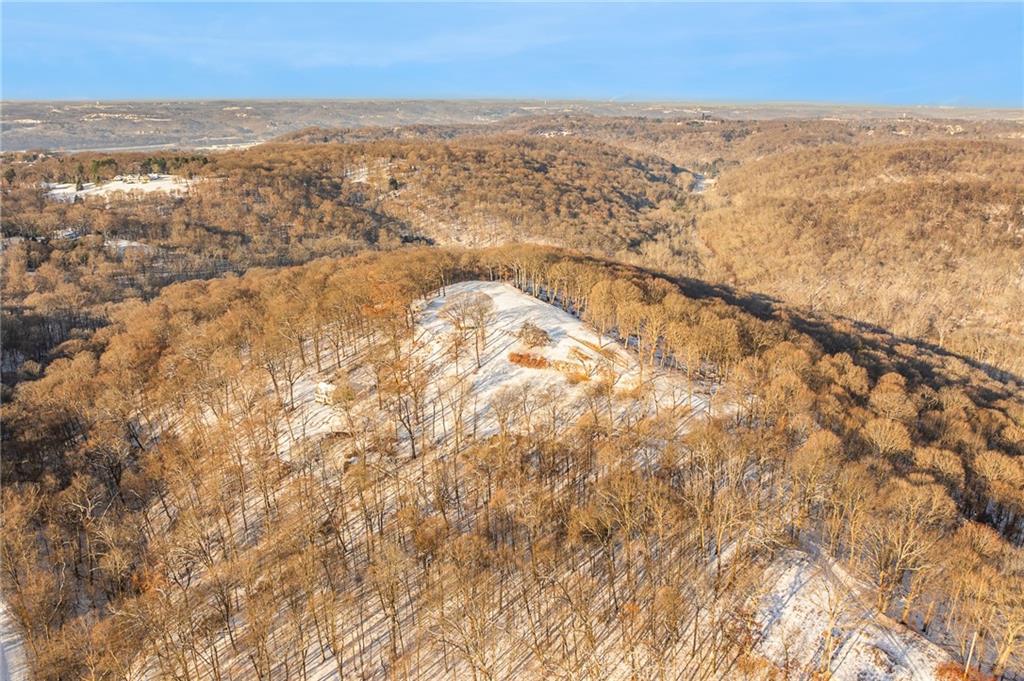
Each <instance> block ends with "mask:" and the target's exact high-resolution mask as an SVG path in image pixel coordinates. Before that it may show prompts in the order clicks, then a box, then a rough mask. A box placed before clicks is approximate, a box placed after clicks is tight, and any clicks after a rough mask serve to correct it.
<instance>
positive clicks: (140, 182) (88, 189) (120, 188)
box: [45, 174, 192, 203]
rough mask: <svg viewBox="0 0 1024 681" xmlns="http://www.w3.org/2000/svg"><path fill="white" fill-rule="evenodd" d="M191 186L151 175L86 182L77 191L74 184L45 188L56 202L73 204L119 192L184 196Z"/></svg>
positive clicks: (177, 178) (178, 179)
mask: <svg viewBox="0 0 1024 681" xmlns="http://www.w3.org/2000/svg"><path fill="white" fill-rule="evenodd" d="M191 185H192V183H191V182H190V181H189V180H186V179H185V178H183V177H180V176H178V175H158V174H150V175H143V176H140V177H120V176H118V177H117V178H115V179H113V180H111V181H110V182H102V183H100V184H96V183H94V182H86V183H85V184H83V185H82V189H79V190H77V191H76V190H75V184H74V183H48V184H46V185H45V187H46V188H47V189H48V190H49V191H48V192H47V196H49V197H50V198H51V199H53V200H54V201H64V202H67V203H71V202H72V201H74V200H75V199H76V198H79V197H81V198H88V197H92V196H102V197H110V196H113V195H114V194H116V193H119V192H120V193H123V194H126V195H132V194H152V193H154V192H157V193H164V194H171V195H176V194H184V193H186V192H187V191H188V188H189V187H190V186H191Z"/></svg>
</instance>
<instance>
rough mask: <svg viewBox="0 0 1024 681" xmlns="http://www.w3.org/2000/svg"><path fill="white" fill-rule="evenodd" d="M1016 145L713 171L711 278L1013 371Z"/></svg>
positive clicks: (1021, 326) (884, 150)
mask: <svg viewBox="0 0 1024 681" xmlns="http://www.w3.org/2000/svg"><path fill="white" fill-rule="evenodd" d="M1022 177H1024V147H1021V146H1020V145H1018V144H1013V145H1011V144H1004V143H994V142H974V143H971V142H927V143H920V142H918V143H913V144H911V143H905V144H898V145H888V146H876V147H868V148H864V149H857V150H850V149H838V148H825V149H818V150H814V151H806V152H800V153H793V154H783V155H776V156H771V157H768V158H766V159H763V160H761V161H757V162H753V163H750V164H747V165H743V166H740V167H738V168H736V169H733V170H729V171H727V172H725V173H723V174H722V176H721V178H720V180H719V182H718V184H717V187H716V189H715V190H714V191H713V192H711V193H708V194H707V195H706V199H707V204H708V207H709V210H708V212H707V213H706V214H704V215H703V216H702V217H701V218H700V220H699V224H700V228H699V230H698V233H699V237H700V240H701V242H702V246H703V248H704V249H706V250H704V251H703V252H702V255H703V256H704V257H703V259H702V262H703V263H704V264H705V267H706V271H707V274H708V276H710V277H711V278H713V279H717V280H722V281H727V282H732V283H736V284H740V285H742V286H744V287H747V288H750V289H753V290H757V291H761V292H763V293H766V294H769V295H773V296H776V297H778V298H780V299H782V300H785V301H787V302H790V303H795V304H799V305H805V306H808V307H811V308H814V309H820V310H827V311H829V312H832V313H835V314H842V315H846V316H848V317H851V318H853V319H858V320H862V321H867V322H871V323H874V324H877V325H878V326H881V327H884V328H887V329H889V330H891V331H893V332H895V333H897V334H900V335H905V336H910V337H917V338H923V339H927V340H930V341H932V342H935V343H937V344H939V345H941V346H944V347H946V348H948V349H950V350H952V351H954V352H959V353H962V354H964V355H967V356H970V357H973V358H976V359H979V360H981V361H984V362H987V363H990V364H992V365H994V366H995V367H998V368H1000V369H1004V370H1006V371H1008V372H1011V373H1015V374H1016V375H1017V376H1018V377H1019V376H1022V375H1024V317H1022V315H1021V314H1020V313H1019V311H1020V310H1024V269H1022V263H1024V194H1022V193H1021V191H1020V189H1021V184H1020V179H1021V178H1022Z"/></svg>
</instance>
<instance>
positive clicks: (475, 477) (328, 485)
mask: <svg viewBox="0 0 1024 681" xmlns="http://www.w3.org/2000/svg"><path fill="white" fill-rule="evenodd" d="M64 355H65V356H64V357H62V358H61V359H58V360H56V361H54V362H52V363H51V364H50V365H49V367H48V368H47V369H46V371H45V375H43V376H42V377H41V378H40V379H39V380H34V381H24V382H22V383H21V384H19V386H18V388H17V389H16V391H15V394H14V400H13V401H12V402H10V403H7V404H5V405H4V414H3V416H4V425H5V433H7V435H6V437H7V438H8V439H7V440H6V441H5V447H4V449H5V456H4V459H3V466H4V470H3V473H4V479H5V481H7V484H5V488H4V491H3V495H4V496H3V501H4V525H3V534H2V536H0V540H2V548H3V551H2V553H0V560H2V568H3V570H4V574H5V575H6V576H7V578H6V579H5V580H4V588H5V595H6V598H7V599H8V602H9V604H10V606H11V612H12V616H13V618H14V620H15V621H16V622H17V624H18V626H19V628H20V631H21V633H22V635H23V636H24V638H25V641H26V647H25V650H26V652H27V655H28V659H29V661H30V664H31V665H32V668H33V670H34V671H35V673H36V675H37V676H38V677H39V678H43V679H57V678H67V677H83V676H84V677H88V676H96V677H112V678H124V677H128V678H137V677H139V676H146V675H150V676H159V677H165V678H166V677H186V676H187V677H189V678H222V679H229V678H230V679H235V678H239V679H240V678H250V677H258V678H267V679H278V678H280V679H286V678H287V679H291V678H300V679H306V678H324V677H331V676H334V677H338V678H349V677H352V676H356V677H363V678H379V679H385V678H394V677H396V676H402V677H403V678H424V679H427V678H436V677H437V676H438V675H442V676H454V677H466V676H469V677H476V678H478V679H479V678H507V677H508V676H510V675H513V674H514V675H515V676H517V677H520V678H565V679H582V678H595V679H596V678H616V679H617V678H622V679H626V678H652V679H653V678H659V677H662V676H664V677H678V678H694V677H708V678H777V677H780V676H787V675H789V676H794V675H799V676H811V675H812V674H815V673H828V672H832V673H834V674H835V675H836V676H837V677H838V678H864V677H866V676H868V677H871V678H893V679H896V678H931V677H933V676H934V675H936V674H937V673H938V669H937V667H938V666H941V665H946V668H948V669H952V670H953V672H954V673H957V674H960V675H962V673H963V670H962V668H961V669H960V671H959V672H957V665H958V664H959V665H962V664H964V663H969V664H970V665H971V666H972V667H978V668H980V669H981V670H983V671H986V672H987V671H992V672H993V673H994V674H996V675H998V674H1001V673H1003V672H1004V671H1006V672H1008V673H1017V672H1018V671H1020V670H1021V660H1020V658H1019V653H1020V644H1021V641H1020V639H1019V638H1015V636H1016V635H1015V634H1014V635H1013V636H1009V637H1008V636H1006V635H1005V634H1006V632H1016V631H1018V629H1017V628H1016V627H1017V626H1018V624H1019V623H1020V622H1021V621H1024V619H1022V618H1024V603H1022V602H1021V601H1020V596H1019V595H1020V593H1022V589H1021V585H1022V583H1024V573H1021V570H1020V566H1021V564H1022V563H1021V547H1020V546H1021V542H1022V540H1024V524H1022V516H1021V514H1020V513H1019V512H1018V509H1019V508H1020V507H1021V498H1022V497H1021V489H1024V486H1022V485H1021V484H1020V483H1021V480H1022V479H1024V478H1022V471H1024V468H1022V464H1021V461H1022V458H1021V457H1024V403H1022V402H1021V398H1020V394H1019V393H1017V392H1015V391H1013V390H1010V389H1008V388H1007V387H1006V386H1005V384H1002V383H1000V382H998V381H994V380H992V379H990V378H988V377H987V376H986V375H985V374H984V373H982V372H979V371H977V370H974V369H972V368H970V367H968V366H965V365H963V364H962V363H960V362H958V361H956V360H954V359H952V358H949V357H946V356H943V355H942V354H940V353H933V352H931V351H929V350H928V349H927V348H920V349H919V348H915V347H913V346H908V345H906V344H903V343H901V342H900V340H899V339H897V338H893V337H891V336H888V335H886V334H884V333H874V332H871V331H866V330H858V329H856V328H853V327H851V326H850V325H848V324H844V323H843V322H841V321H838V320H835V319H833V318H829V317H827V316H820V317H806V316H804V315H803V313H801V312H800V311H799V310H797V309H789V308H786V307H785V306H766V305H765V304H764V302H763V301H761V300H758V299H756V298H748V297H746V296H745V295H744V294H743V293H742V292H737V291H731V290H727V289H724V288H720V287H714V286H708V285H706V284H703V283H701V282H697V281H692V280H690V281H676V280H672V279H669V278H665V277H662V276H658V275H654V274H651V273H649V272H646V271H643V270H639V269H635V268H631V267H627V266H624V265H621V264H615V263H613V262H609V261H605V260H601V259H597V258H592V257H587V256H582V255H579V254H575V253H571V252H567V251H561V250H556V249H545V248H539V247H528V246H521V247H511V246H506V247H503V248H500V249H490V250H474V251H461V250H450V249H442V248H420V249H405V250H402V251H396V252H392V253H384V254H364V255H361V256H356V257H352V258H347V259H323V260H319V261H317V262H314V263H310V264H308V265H304V266H300V267H290V268H281V269H277V270H264V269H253V270H251V271H250V272H248V273H246V274H245V275H244V276H240V277H234V276H231V277H225V278H221V279H216V280H211V281H206V282H187V283H182V284H178V285H174V286H170V287H168V288H166V289H165V290H164V291H163V292H162V293H161V294H160V295H159V296H158V297H156V298H155V299H154V300H153V301H151V302H149V303H145V304H141V303H140V304H136V305H132V306H126V307H124V308H123V309H122V310H121V311H119V312H118V313H117V314H116V315H115V318H114V319H113V320H112V324H111V325H110V326H109V327H107V328H104V329H101V330H100V331H98V332H96V333H95V334H93V335H92V336H91V337H89V338H88V339H85V340H84V341H83V343H81V344H80V345H79V346H77V347H75V348H71V347H68V348H65V350H64ZM319 383H325V384H326V383H329V384H330V385H319V386H318V385H317V384H319ZM318 393H319V394H318ZM816 566H819V567H816ZM819 570H820V571H821V572H819ZM830 593H835V594H836V598H838V599H839V601H835V602H833V601H830V599H829V596H828V594H830ZM840 596H842V598H839V597H840ZM840 601H844V602H846V603H847V605H846V606H844V607H843V608H841V609H838V606H837V605H836V602H840ZM838 610H841V612H839V611H838ZM833 611H836V612H837V614H836V617H835V619H834V621H833V622H832V624H833V625H834V626H831V627H829V626H823V625H822V622H821V617H822V614H824V616H825V617H828V616H829V613H831V612H833ZM812 622H813V623H812ZM813 629H817V632H815V631H813ZM793 632H796V633H793ZM817 633H820V634H821V636H822V638H821V641H822V646H821V647H820V648H818V649H815V650H814V651H808V650H807V649H806V647H803V646H801V645H800V644H799V640H800V639H799V636H800V635H803V636H804V637H805V638H806V639H813V640H818V638H817V636H816V634H817ZM798 649H799V653H798ZM968 651H970V652H968Z"/></svg>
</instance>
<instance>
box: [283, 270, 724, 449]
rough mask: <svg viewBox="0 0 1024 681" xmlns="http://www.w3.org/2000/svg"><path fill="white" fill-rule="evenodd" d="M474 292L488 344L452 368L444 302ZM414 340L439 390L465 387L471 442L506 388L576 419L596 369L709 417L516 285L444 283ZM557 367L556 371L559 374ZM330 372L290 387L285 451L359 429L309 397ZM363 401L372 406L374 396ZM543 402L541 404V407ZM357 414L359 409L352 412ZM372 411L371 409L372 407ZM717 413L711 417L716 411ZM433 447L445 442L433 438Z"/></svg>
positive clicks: (489, 422) (485, 427)
mask: <svg viewBox="0 0 1024 681" xmlns="http://www.w3.org/2000/svg"><path fill="white" fill-rule="evenodd" d="M468 293H477V294H484V295H486V296H488V297H489V298H490V300H491V302H492V303H493V314H492V316H491V319H490V320H489V322H488V324H487V328H486V337H487V340H486V343H485V344H484V346H483V348H482V351H481V356H480V360H481V362H480V367H479V368H478V367H477V366H476V357H475V351H474V347H473V339H472V333H470V334H469V335H468V342H467V344H466V347H465V348H464V349H463V351H462V354H461V356H460V358H459V362H458V366H457V367H456V363H455V361H454V359H453V357H452V356H451V353H450V351H449V349H448V348H449V342H450V338H451V334H452V331H453V330H454V327H453V325H452V323H451V322H450V321H449V320H448V319H446V318H445V316H444V314H443V309H444V306H445V304H446V303H447V302H448V301H450V300H452V299H453V298H454V297H456V296H460V295H464V294H468ZM526 322H529V323H531V324H534V325H536V326H537V327H539V328H541V329H543V330H544V331H545V332H547V334H548V336H549V337H550V343H549V344H548V345H545V346H542V347H536V348H528V347H526V346H525V345H523V344H522V343H521V342H520V341H519V339H518V337H517V334H518V332H519V330H520V329H521V328H522V326H523V324H524V323H526ZM412 335H413V340H412V343H413V345H414V346H415V354H416V356H417V357H418V358H419V359H420V360H421V361H422V362H423V363H424V366H425V367H426V369H427V370H428V372H429V373H430V383H431V385H433V386H445V388H446V391H454V390H457V389H462V388H468V390H467V394H468V395H469V396H470V397H469V403H468V404H467V405H466V414H465V419H466V420H467V421H469V422H470V423H471V425H470V426H469V428H470V429H471V430H472V432H473V433H474V435H475V437H476V438H485V437H487V436H489V435H493V434H495V433H497V432H498V424H497V421H496V419H495V414H494V409H493V407H492V405H493V403H494V402H495V401H496V400H498V399H499V398H500V394H501V393H502V392H503V391H510V390H514V389H517V388H521V387H523V386H524V385H527V384H529V389H530V390H531V392H532V393H533V394H534V395H535V396H539V395H541V394H544V391H545V390H546V389H548V388H553V389H556V390H557V391H556V392H553V393H551V394H553V395H557V396H558V399H559V401H560V403H561V405H560V406H561V408H562V410H563V413H564V418H566V419H569V418H573V417H578V416H580V415H581V414H582V411H583V409H584V405H583V404H582V403H583V401H584V395H585V389H586V387H587V386H588V385H591V384H592V383H593V382H594V381H596V380H597V374H596V372H597V370H598V367H600V368H601V370H603V371H605V372H607V371H611V372H612V373H613V376H614V379H613V380H614V389H615V391H616V392H617V393H620V394H621V393H623V392H627V391H630V390H633V389H635V388H637V386H638V385H639V384H640V383H641V382H643V383H644V384H645V387H647V388H648V389H649V390H650V394H651V398H652V399H653V400H654V401H655V402H656V403H657V404H659V405H661V406H671V407H675V408H679V407H683V408H687V409H688V410H689V412H690V413H689V416H687V417H685V418H684V419H683V420H682V423H683V428H685V424H688V423H690V421H691V420H692V419H693V418H695V417H696V416H698V415H700V414H703V413H705V412H707V410H708V409H709V400H708V398H707V397H706V396H704V395H701V394H696V393H691V392H690V390H689V389H688V387H687V386H686V385H685V381H683V380H682V377H681V375H677V374H675V373H674V372H669V371H665V370H657V371H655V370H652V369H650V368H645V369H644V370H643V374H642V375H641V370H640V366H639V364H638V362H637V359H636V358H635V357H634V356H633V355H632V354H631V353H629V352H627V351H626V350H625V349H624V348H623V347H622V346H621V345H619V344H618V343H617V342H615V341H613V340H612V339H610V338H607V337H602V336H601V335H600V334H598V333H597V332H596V331H594V330H593V329H591V328H590V327H589V326H587V325H586V324H585V323H583V322H582V321H580V320H579V319H577V318H576V317H575V316H573V315H572V314H570V313H568V312H566V311H565V310H563V309H561V308H559V307H557V306H555V305H551V304H549V303H546V302H544V301H542V300H538V299H537V298H534V297H532V296H530V295H528V294H526V293H524V292H522V291H520V290H519V289H517V288H516V287H514V286H512V285H510V284H506V283H503V282H495V281H467V282H461V283H458V284H452V285H450V286H446V287H445V290H444V293H443V294H442V293H440V292H439V293H438V295H436V296H434V297H432V298H429V299H427V300H424V301H420V303H419V305H418V310H417V321H416V327H415V329H414V331H413V334H412ZM511 352H522V353H529V354H531V355H536V356H540V357H543V358H544V359H545V360H547V362H548V363H549V364H550V365H551V366H549V367H548V368H531V367H525V366H520V365H518V364H515V363H513V362H512V361H511V360H510V359H509V353H511ZM557 367H561V370H560V369H559V368H557ZM569 367H578V371H579V372H580V373H585V372H586V371H588V370H590V371H591V372H593V376H592V377H591V380H584V381H580V382H579V383H575V384H574V383H572V382H571V381H570V380H569V378H568V375H567V373H566V369H567V368H569ZM330 378H331V377H330V376H328V375H322V374H317V373H315V372H308V373H304V374H303V375H302V376H301V377H300V378H299V379H298V380H297V381H296V383H295V386H294V393H295V409H293V410H291V411H290V412H289V413H288V414H287V416H286V423H285V424H284V427H283V429H282V432H281V436H280V440H279V448H280V450H281V451H282V452H287V451H288V450H289V449H290V448H291V447H292V446H294V444H295V443H297V442H299V441H301V440H304V439H312V438H317V437H322V436H324V435H327V434H329V433H331V432H332V431H338V430H358V429H359V428H360V427H361V426H362V425H364V424H356V428H355V429H351V428H347V427H343V426H341V425H340V419H341V416H340V414H339V410H338V409H337V408H336V407H333V406H330V405H325V404H321V403H319V402H317V401H316V400H315V399H314V395H315V393H316V386H317V384H318V383H319V382H321V381H324V380H329V379H330ZM349 379H350V380H353V379H354V380H355V382H356V383H358V384H360V385H362V386H363V387H364V388H365V387H366V386H368V385H370V384H372V379H371V378H370V377H369V376H367V375H361V374H359V373H358V372H356V373H351V374H350V375H349ZM362 392H363V393H364V395H363V397H364V399H366V400H369V402H370V403H372V405H371V406H373V405H375V404H376V401H375V398H373V397H372V396H371V395H368V394H365V393H366V390H365V389H364V390H362ZM431 397H432V398H436V399H437V401H439V402H443V401H444V399H443V398H442V397H441V395H435V394H434V393H433V392H431ZM547 406H548V405H547V404H543V405H541V407H542V408H546V407H547ZM357 411H358V410H357ZM369 411H370V412H372V411H373V410H372V409H370V410H369ZM441 413H442V416H441V417H440V420H441V422H442V423H441V425H440V426H439V429H440V430H441V431H443V432H448V431H449V430H450V428H451V424H449V423H448V422H447V421H446V419H447V417H446V416H444V415H443V413H444V410H443V409H442V410H441ZM716 413H717V412H716ZM435 439H436V441H437V444H440V443H441V442H440V440H441V439H443V438H441V437H440V436H438V437H437V438H435Z"/></svg>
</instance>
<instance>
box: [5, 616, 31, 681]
mask: <svg viewBox="0 0 1024 681" xmlns="http://www.w3.org/2000/svg"><path fill="white" fill-rule="evenodd" d="M27 678H28V668H27V667H26V666H25V650H24V646H23V643H22V640H21V636H19V634H18V630H17V628H16V627H15V625H14V620H13V619H12V618H11V613H10V611H9V610H8V609H7V603H5V602H3V601H0V681H21V679H27Z"/></svg>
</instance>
